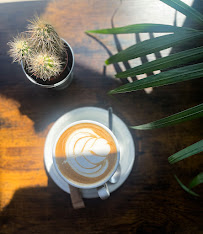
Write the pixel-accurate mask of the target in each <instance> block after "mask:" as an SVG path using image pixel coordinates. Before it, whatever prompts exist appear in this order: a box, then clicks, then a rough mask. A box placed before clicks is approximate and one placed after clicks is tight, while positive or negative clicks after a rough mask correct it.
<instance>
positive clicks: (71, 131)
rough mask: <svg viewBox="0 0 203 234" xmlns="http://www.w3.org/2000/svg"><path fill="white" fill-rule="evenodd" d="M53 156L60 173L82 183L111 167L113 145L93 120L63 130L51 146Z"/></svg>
mask: <svg viewBox="0 0 203 234" xmlns="http://www.w3.org/2000/svg"><path fill="white" fill-rule="evenodd" d="M55 160H56V164H57V166H58V169H59V170H60V172H61V173H62V175H63V176H64V177H66V178H67V179H68V180H69V181H71V182H72V183H74V184H78V185H80V186H83V185H84V186H85V185H89V184H95V183H98V182H99V181H103V180H105V178H107V177H108V176H109V175H110V174H111V173H112V171H113V170H114V168H115V165H116V162H117V149H116V144H115V142H114V140H113V138H112V136H111V135H110V134H109V133H108V132H107V131H106V130H105V129H104V128H102V127H100V126H98V125H96V124H93V123H79V124H77V125H74V126H72V127H70V128H68V129H67V130H65V131H64V132H63V133H62V134H61V136H60V137H59V139H58V141H57V143H56V147H55Z"/></svg>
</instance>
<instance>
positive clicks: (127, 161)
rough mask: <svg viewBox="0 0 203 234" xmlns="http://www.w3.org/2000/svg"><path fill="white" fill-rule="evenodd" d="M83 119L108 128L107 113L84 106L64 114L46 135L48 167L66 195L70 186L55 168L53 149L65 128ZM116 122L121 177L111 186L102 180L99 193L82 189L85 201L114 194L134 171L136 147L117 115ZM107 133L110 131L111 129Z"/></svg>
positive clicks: (46, 165)
mask: <svg viewBox="0 0 203 234" xmlns="http://www.w3.org/2000/svg"><path fill="white" fill-rule="evenodd" d="M82 120H86V121H88V120H90V122H91V121H96V122H97V123H98V124H101V125H102V126H103V125H104V127H105V128H108V111H107V110H104V109H102V108H96V107H82V108H78V109H75V110H72V111H70V112H68V113H66V114H64V115H63V116H62V117H60V118H59V119H58V120H57V121H56V122H55V123H54V125H53V126H52V128H51V129H50V131H49V133H48V135H47V138H46V142H45V148H44V162H45V167H46V169H47V171H48V173H49V175H50V176H51V178H52V179H53V180H54V182H55V183H56V184H57V185H58V186H59V187H60V188H61V189H62V190H64V191H65V192H67V193H70V190H69V187H68V186H67V182H68V181H66V180H64V178H63V177H62V176H61V175H60V173H59V172H58V170H57V168H56V166H55V165H54V160H53V146H54V144H55V142H56V140H57V137H58V135H59V133H60V132H62V131H63V129H65V128H67V126H68V125H71V124H73V123H74V122H77V121H82ZM113 123H114V124H113V130H112V131H113V135H115V138H116V139H117V141H118V145H119V148H120V166H121V176H120V178H119V181H118V182H117V183H115V184H111V183H109V182H108V180H109V178H108V179H107V180H105V181H103V182H104V183H103V186H102V185H101V186H100V187H99V191H98V189H97V188H98V186H97V188H89V189H86V188H81V193H82V196H83V198H96V197H99V196H100V197H101V198H102V199H105V198H107V197H108V196H109V195H108V193H112V192H113V191H115V190H116V189H117V188H118V187H120V186H121V185H122V184H123V182H124V181H125V180H126V179H127V177H128V175H129V174H130V172H131V170H132V167H133V163H134V158H135V148H134V142H133V139H132V136H131V134H130V132H129V130H128V127H127V126H126V125H125V123H124V122H123V121H122V120H121V119H120V118H118V117H117V116H116V115H115V114H113ZM108 131H110V130H109V129H108ZM110 132H111V131H110ZM118 164H119V160H118V162H117V166H118ZM117 166H116V167H115V169H114V170H113V172H112V175H113V173H114V172H115V171H116V168H117ZM112 175H111V176H112ZM111 176H110V177H111ZM72 185H73V184H72ZM73 186H74V185H73Z"/></svg>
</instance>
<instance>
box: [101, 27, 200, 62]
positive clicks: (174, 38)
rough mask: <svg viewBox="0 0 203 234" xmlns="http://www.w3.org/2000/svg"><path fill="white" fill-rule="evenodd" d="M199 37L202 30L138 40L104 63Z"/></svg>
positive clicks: (131, 57)
mask: <svg viewBox="0 0 203 234" xmlns="http://www.w3.org/2000/svg"><path fill="white" fill-rule="evenodd" d="M200 37H203V32H201V31H194V32H182V33H174V34H169V35H164V36H160V37H155V38H152V39H148V40H145V41H142V42H139V43H137V44H135V45H132V46H130V47H128V48H127V49H125V50H122V51H120V52H118V53H117V54H115V55H113V56H111V57H110V58H109V59H107V60H106V61H105V63H106V64H107V65H108V64H112V63H117V62H124V61H128V60H130V59H134V58H138V57H142V56H144V55H147V54H151V53H154V52H157V51H160V50H163V49H166V48H169V47H172V46H174V45H178V44H182V43H183V42H185V41H189V40H193V39H196V38H200Z"/></svg>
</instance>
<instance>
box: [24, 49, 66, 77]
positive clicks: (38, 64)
mask: <svg viewBox="0 0 203 234" xmlns="http://www.w3.org/2000/svg"><path fill="white" fill-rule="evenodd" d="M61 65H62V63H61V62H60V60H59V59H58V57H57V56H53V55H49V54H46V53H38V54H33V56H32V57H31V58H30V61H29V67H28V70H29V71H30V72H31V73H32V74H33V75H35V76H36V77H37V78H41V79H42V80H44V81H46V80H50V78H51V77H52V76H56V75H58V74H59V73H60V72H61V71H62V66H61Z"/></svg>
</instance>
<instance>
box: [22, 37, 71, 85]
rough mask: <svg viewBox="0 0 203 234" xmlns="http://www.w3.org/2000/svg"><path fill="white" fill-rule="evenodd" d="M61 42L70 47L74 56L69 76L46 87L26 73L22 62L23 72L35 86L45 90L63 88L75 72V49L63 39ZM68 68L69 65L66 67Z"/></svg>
mask: <svg viewBox="0 0 203 234" xmlns="http://www.w3.org/2000/svg"><path fill="white" fill-rule="evenodd" d="M61 40H62V41H63V42H64V43H65V44H66V45H67V46H68V47H69V49H70V51H71V54H72V66H71V68H70V71H69V73H68V75H67V76H66V77H65V78H64V79H63V80H61V81H59V82H57V83H55V84H49V85H47V84H46V85H45V84H39V83H38V82H36V81H35V80H34V79H33V78H32V77H31V76H29V75H28V73H27V72H26V71H25V68H24V62H23V60H21V66H22V70H23V72H24V73H25V75H26V77H27V78H28V79H29V80H30V81H31V82H32V83H34V84H36V85H38V86H41V87H43V88H55V87H58V86H61V85H63V84H64V83H65V82H66V81H67V80H68V79H69V78H70V76H71V74H72V71H73V67H74V53H73V49H72V48H71V46H70V45H69V44H68V42H67V41H66V40H65V39H63V38H61ZM66 66H67V65H66Z"/></svg>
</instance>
